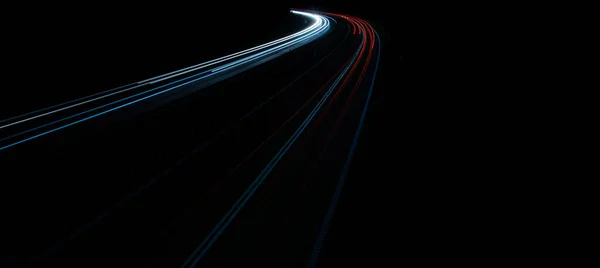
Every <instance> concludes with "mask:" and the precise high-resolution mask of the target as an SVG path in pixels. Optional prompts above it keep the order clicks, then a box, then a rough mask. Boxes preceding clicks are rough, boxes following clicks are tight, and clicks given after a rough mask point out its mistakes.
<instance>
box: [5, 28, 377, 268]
mask: <svg viewBox="0 0 600 268" xmlns="http://www.w3.org/2000/svg"><path fill="white" fill-rule="evenodd" d="M338 21H340V20H338ZM340 22H341V21H340ZM300 24H301V23H300ZM287 31H291V30H287ZM359 42H360V38H358V35H352V34H351V27H349V24H347V23H339V24H332V30H331V32H330V33H329V34H328V35H326V36H325V37H324V38H321V39H318V40H316V41H314V42H312V43H310V44H308V45H305V46H303V47H301V48H298V49H297V50H295V51H292V52H290V53H288V54H285V55H283V56H281V57H278V58H276V59H274V60H272V61H269V62H267V63H264V64H263V65H261V66H258V67H256V68H254V69H251V70H249V71H246V72H244V73H242V74H239V75H237V76H235V77H232V78H230V79H227V80H225V81H222V82H220V83H217V84H215V85H212V86H209V87H208V88H205V89H204V90H202V91H199V92H197V93H194V94H192V95H190V96H188V97H186V98H183V99H179V100H175V101H173V102H170V103H169V104H168V105H164V106H161V107H160V108H159V109H155V110H152V111H151V112H147V113H134V114H131V111H129V112H128V111H127V110H125V111H122V112H119V113H116V114H114V115H112V116H111V117H105V118H100V119H99V120H93V121H91V122H86V123H82V124H79V125H78V126H76V127H73V128H69V129H67V130H65V131H61V132H60V133H57V134H53V135H49V136H48V137H44V138H40V139H37V140H34V141H31V142H28V143H26V144H23V145H22V146H19V148H14V149H12V148H11V149H10V151H8V152H5V153H3V154H2V155H0V157H2V161H3V162H2V163H3V168H2V175H1V176H2V177H3V178H14V179H13V180H3V182H2V183H3V187H2V189H3V199H5V200H3V201H4V204H12V205H7V206H6V210H5V211H7V212H6V214H5V215H7V216H6V217H5V218H6V219H11V220H9V221H7V223H8V226H7V227H6V228H4V229H3V232H4V234H3V237H5V238H8V239H3V243H2V246H3V251H2V252H3V255H4V256H17V257H16V258H15V259H16V260H17V262H19V263H23V264H24V265H31V266H41V267H107V266H114V265H117V264H118V265H133V266H136V267H176V266H178V265H181V264H182V263H183V261H184V260H185V259H186V258H187V256H188V255H189V254H190V253H191V252H192V251H193V250H194V248H195V247H197V246H198V245H199V243H200V242H201V241H202V239H203V238H204V237H205V236H206V235H207V233H208V232H209V231H210V229H212V228H213V227H214V225H215V224H216V223H217V222H218V221H219V220H220V219H221V217H222V216H223V215H224V214H225V212H226V211H227V210H229V208H230V207H231V206H232V205H233V203H234V201H235V199H237V198H238V197H239V195H240V194H241V193H242V192H243V191H244V190H245V189H246V188H247V186H248V185H249V184H250V182H251V181H252V180H254V178H255V176H256V174H258V173H259V172H260V170H261V169H262V168H263V167H264V165H265V164H266V162H268V161H269V160H270V158H271V157H272V155H273V154H274V153H275V152H276V151H277V150H278V149H279V147H281V144H282V143H283V142H284V141H285V139H287V137H288V136H289V135H291V133H292V132H293V131H294V130H295V129H296V127H297V126H298V125H299V124H300V122H301V120H303V118H304V117H305V116H306V115H307V113H308V110H304V111H302V112H301V113H300V114H299V115H298V116H297V117H296V118H295V119H294V120H292V121H290V122H289V124H288V126H287V127H285V128H283V129H282V130H281V132H280V133H279V134H278V135H276V136H274V137H273V139H271V140H270V141H269V142H268V143H266V145H265V146H263V147H262V148H261V149H260V150H258V151H257V152H256V154H255V155H254V156H253V157H252V158H250V159H249V160H248V161H247V162H245V163H244V164H243V165H242V166H241V167H240V168H239V170H236V171H235V172H234V173H232V174H231V175H230V176H228V174H229V173H228V172H229V171H231V170H232V169H233V168H234V167H235V166H236V165H237V164H238V163H239V162H240V161H242V160H243V159H244V158H245V157H246V156H247V155H248V153H250V152H251V151H253V150H254V149H255V148H256V147H257V146H259V145H260V144H261V143H262V142H263V140H265V139H266V138H267V137H269V135H271V133H273V132H274V131H275V130H277V129H278V128H279V126H280V125H281V124H282V123H283V122H284V121H285V120H286V119H287V118H288V117H289V116H290V115H292V114H293V113H294V112H296V110H297V109H298V108H299V107H301V106H302V105H303V104H304V103H305V102H306V101H307V100H308V99H309V98H310V97H311V96H312V95H313V94H314V93H315V92H316V91H317V90H318V89H319V88H320V87H321V86H322V85H323V84H324V83H325V82H326V81H327V80H328V79H329V78H330V77H331V76H333V75H334V74H335V73H336V72H337V71H338V70H339V69H340V68H341V66H342V64H343V63H344V62H345V61H346V60H347V59H348V58H349V57H350V56H351V55H352V54H353V53H354V52H355V51H356V49H357V47H358V44H359ZM292 82H293V83H292ZM376 84H377V83H376ZM282 89H283V90H282ZM374 90H375V92H377V91H378V90H379V91H381V90H382V86H376V87H375V89H374ZM278 92H279V93H278ZM348 93H349V90H346V91H345V92H344V93H342V94H341V95H340V96H339V98H340V99H341V100H345V99H346V98H347V97H348ZM366 93H367V91H366V90H364V89H363V90H361V91H359V93H358V94H357V95H356V96H355V97H354V99H355V101H354V102H353V104H352V105H351V106H349V107H350V109H349V113H348V115H347V117H346V118H348V120H344V121H342V122H343V123H342V124H341V126H340V128H339V130H338V133H339V134H338V135H336V136H335V138H334V139H333V142H332V143H331V145H329V147H327V148H328V150H327V151H325V154H323V156H322V157H323V161H321V162H317V161H315V159H317V158H318V157H319V155H320V153H321V152H322V149H323V148H324V139H325V137H327V135H328V134H329V131H330V130H331V126H332V125H333V123H334V122H335V119H337V116H338V115H339V113H340V112H341V111H342V109H343V106H344V104H345V101H338V102H337V103H334V105H332V106H331V108H330V110H329V111H328V113H327V114H326V116H324V117H322V118H321V119H320V120H322V121H319V124H318V125H317V126H316V127H314V128H313V127H310V128H309V129H311V131H308V130H307V133H306V134H305V135H303V136H301V138H300V139H299V140H298V142H297V143H296V145H294V147H292V148H291V151H290V152H288V154H286V156H285V157H284V158H283V159H282V161H281V162H280V163H279V165H278V166H277V167H276V168H275V169H274V170H273V172H272V173H271V175H270V176H269V177H268V178H267V180H266V182H265V183H264V184H263V185H262V186H261V187H260V188H259V190H258V191H257V192H256V193H255V194H254V197H253V198H251V199H250V202H249V203H248V204H247V205H246V207H245V208H244V209H243V210H242V212H241V213H240V214H239V215H238V216H237V217H236V218H235V220H234V221H233V222H232V223H231V225H230V226H229V227H228V228H227V229H226V231H225V232H224V233H223V235H222V236H221V237H220V238H219V239H218V240H217V242H216V243H215V244H214V245H213V247H212V248H211V249H210V251H209V253H208V254H207V255H206V257H205V258H203V259H202V260H201V262H200V263H199V265H200V266H201V267H223V266H240V265H242V264H243V265H261V266H267V267H300V266H304V265H305V263H306V260H307V258H308V256H309V255H310V252H311V250H312V247H313V244H314V240H315V237H316V235H317V233H318V231H319V227H320V224H321V222H322V219H323V216H324V214H325V213H326V209H327V205H328V202H329V199H330V198H331V194H332V192H333V189H334V187H335V184H336V183H337V179H338V178H339V173H340V170H341V167H342V166H343V164H344V162H345V160H346V155H347V154H348V150H349V144H350V143H351V141H352V138H353V135H352V134H353V133H354V132H355V130H356V126H357V123H358V118H359V117H360V112H361V111H362V107H363V105H364V100H365V98H366ZM380 94H381V93H379V94H377V93H375V95H374V98H373V103H372V104H371V106H372V107H375V108H373V109H374V110H375V112H374V114H370V112H369V115H368V118H372V117H373V116H376V117H379V116H383V115H382V111H381V110H378V109H380V108H377V106H380V105H382V104H383V101H382V96H381V95H380ZM273 96H274V97H273ZM376 96H379V97H376ZM271 97H273V98H272V99H271V100H269V99H270V98H271ZM317 98H320V95H319V96H317ZM266 100H269V101H268V102H265V101H266ZM315 103H316V102H315V101H313V102H311V103H309V106H313V105H314V104H315ZM261 104H263V105H261ZM256 107H260V109H256V110H254V112H252V113H250V114H249V112H251V111H253V109H254V108H256ZM117 118H118V119H119V120H114V119H117ZM240 119H243V120H240ZM370 121H372V120H370V119H368V120H367V125H366V126H365V129H367V130H365V133H367V134H364V137H369V136H370V135H371V137H372V135H375V134H368V133H369V130H368V129H369V125H373V124H374V123H368V122H370ZM370 128H371V129H372V130H371V132H374V131H375V130H373V127H372V126H371V127H370ZM364 137H363V138H362V139H361V141H360V144H361V146H363V145H362V144H363V143H364V144H368V143H366V142H365V141H366V140H367V138H364ZM360 148H361V147H360V146H359V149H358V150H359V151H361V150H365V149H364V148H363V149H360ZM357 155H361V153H357ZM361 157H365V156H357V159H359V160H358V161H359V162H361V161H364V160H360V159H361ZM371 160H372V159H371ZM366 162H369V163H370V161H366ZM361 168H363V169H369V168H368V167H365V166H364V165H363V166H362V167H361ZM40 171H43V172H42V173H40ZM39 174H44V175H42V176H40V175H39ZM351 174H352V172H351ZM361 174H362V172H361ZM365 179H369V180H370V179H372V178H370V177H362V176H360V175H355V176H352V175H351V176H350V179H349V181H350V183H349V184H350V185H354V184H356V183H357V182H356V181H357V180H365ZM359 184H360V183H359ZM32 185H35V186H32ZM143 185H147V187H144V188H142V190H141V191H138V190H139V189H140V187H142V186H143ZM357 188H360V186H351V188H350V189H354V190H351V191H354V192H355V191H356V189H357ZM131 193H136V194H135V195H131ZM354 194H356V193H354ZM127 196H132V198H127ZM121 200H126V202H124V203H119V204H120V205H119V206H118V208H116V209H115V204H116V203H117V202H119V201H121ZM343 200H345V199H342V202H341V205H340V206H341V207H347V206H353V205H352V204H351V203H347V202H348V201H343ZM357 200H360V198H358V199H357ZM104 211H110V214H107V215H105V216H104V217H102V219H101V220H100V221H97V220H95V219H96V218H97V217H98V216H99V215H104ZM346 213H347V212H346ZM336 217H337V216H336ZM344 217H349V216H344ZM349 218H351V217H349ZM336 219H337V218H336ZM337 221H343V219H338V220H337ZM89 223H93V224H91V225H88V224H89ZM340 224H341V223H336V221H334V223H333V226H332V230H337V229H343V228H340V227H338V226H339V225H340ZM86 226H87V227H86ZM334 234H336V236H338V235H342V232H339V233H334ZM333 241H335V240H333ZM336 243H337V242H336ZM325 245H328V243H327V242H326V243H325ZM338 246H341V244H338ZM331 247H336V244H334V243H332V244H331ZM324 250H325V251H324V254H326V255H325V257H324V259H325V260H329V259H331V258H332V257H330V256H329V255H330V254H331V253H328V251H327V247H326V248H325V249H324ZM232 256H235V257H232Z"/></svg>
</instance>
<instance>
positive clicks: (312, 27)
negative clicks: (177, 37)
mask: <svg viewBox="0 0 600 268" xmlns="http://www.w3.org/2000/svg"><path fill="white" fill-rule="evenodd" d="M291 12H292V13H296V14H299V15H304V16H309V17H311V18H316V19H319V17H318V16H315V15H312V14H310V13H305V12H299V11H294V10H292V11H291ZM318 26H319V21H317V22H315V23H314V24H312V25H311V26H309V27H307V28H305V29H304V30H302V31H300V32H297V33H294V34H291V35H288V36H286V37H283V38H280V39H277V40H274V41H271V42H268V43H265V44H262V45H259V46H255V47H252V48H249V49H246V50H243V51H240V52H236V53H233V54H229V55H227V56H223V57H220V58H217V59H214V60H210V61H207V62H203V63H200V64H196V65H194V66H190V67H186V68H183V69H180V70H177V71H173V72H170V73H166V74H162V75H159V76H155V77H153V78H149V79H146V80H143V81H140V82H137V83H136V85H135V86H133V87H131V88H126V89H123V90H119V91H116V92H113V93H110V94H107V95H103V96H100V97H97V98H93V99H90V100H86V101H82V102H78V103H76V104H73V105H69V106H66V107H63V108H59V109H56V110H52V111H49V112H46V113H42V114H39V115H36V116H32V117H28V118H25V119H22V120H19V121H16V122H13V123H9V124H6V125H3V126H0V129H3V128H6V127H10V126H13V125H17V124H20V123H24V122H27V121H31V120H33V119H37V118H40V117H44V116H47V115H51V114H54V113H57V112H60V111H64V110H67V109H71V108H74V107H77V106H81V105H83V104H86V103H90V102H93V101H97V100H100V99H104V98H107V97H110V96H113V95H116V94H120V93H123V92H127V91H130V90H133V89H135V88H138V87H141V86H143V85H144V83H148V84H152V83H156V82H159V81H162V80H165V79H169V78H172V77H175V76H179V75H182V74H185V73H189V72H192V71H196V70H199V69H201V68H205V67H208V66H212V65H215V64H218V63H221V62H224V61H227V60H230V59H234V58H237V57H239V56H242V55H245V54H248V53H251V52H254V51H257V50H260V49H263V48H266V47H268V46H271V45H275V44H279V43H281V42H285V41H287V40H289V39H292V38H295V37H298V36H302V35H305V34H307V33H308V32H310V31H312V30H314V29H315V28H317V27H318ZM175 73H177V74H175ZM172 74H174V75H172ZM168 75H170V76H169V77H166V78H163V77H165V76H168ZM159 78H161V79H160V80H158V81H152V80H155V79H159ZM150 81H152V82H150ZM94 95H97V94H94ZM17 117H19V116H17Z"/></svg>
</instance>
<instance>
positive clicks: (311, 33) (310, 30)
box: [0, 11, 329, 151]
mask: <svg viewBox="0 0 600 268" xmlns="http://www.w3.org/2000/svg"><path fill="white" fill-rule="evenodd" d="M292 13H294V14H298V15H302V16H306V17H309V18H311V19H313V20H314V21H315V22H314V23H313V24H312V25H310V26H309V27H307V28H306V29H304V30H302V31H300V32H298V33H295V34H292V35H289V36H286V37H284V38H280V39H277V40H274V41H271V42H268V43H265V44H263V45H260V46H256V47H253V48H250V49H247V50H244V51H240V52H237V53H234V54H230V55H227V56H224V57H221V58H218V59H214V60H211V61H208V62H204V63H201V64H198V65H194V66H190V67H187V68H184V69H181V70H178V71H174V72H171V73H167V74H164V75H160V76H157V77H153V78H151V79H146V80H144V81H140V82H137V83H132V84H129V85H128V86H131V85H132V86H131V87H129V88H127V86H123V87H120V88H116V89H112V90H109V91H105V92H106V93H107V94H105V95H102V96H99V97H95V98H91V99H87V100H85V97H84V98H80V99H78V100H82V101H80V102H77V103H75V104H71V103H73V102H75V101H76V100H74V101H71V102H67V103H65V104H71V105H68V106H66V107H62V108H58V109H55V110H51V111H48V109H49V108H46V109H42V110H39V111H47V112H44V113H41V114H38V115H35V116H31V117H27V118H24V119H21V120H18V121H15V122H12V123H8V124H5V125H3V126H0V129H2V128H7V127H10V126H14V125H17V124H20V123H24V122H27V121H31V120H34V119H38V118H41V117H44V116H48V115H51V114H54V113H58V112H61V111H64V110H67V109H71V108H74V107H77V106H81V105H84V104H87V103H90V102H93V101H97V100H100V99H104V98H107V97H110V96H114V95H117V94H120V93H124V92H127V91H131V90H133V89H136V88H139V87H142V86H144V85H149V84H154V83H158V82H161V81H165V80H168V79H171V78H174V77H177V76H181V75H183V74H187V73H190V72H192V71H197V70H199V69H202V68H205V67H208V66H212V65H216V64H219V63H224V62H227V61H229V60H233V59H236V58H238V57H240V56H243V55H246V54H250V53H253V52H256V53H253V54H250V55H249V56H247V57H244V58H242V59H239V60H236V61H234V62H230V63H227V64H226V66H217V67H215V68H213V69H211V70H207V71H204V72H201V73H199V74H195V75H191V76H188V77H185V78H182V79H179V80H177V81H173V82H170V83H168V84H165V85H162V86H159V87H156V88H152V89H149V90H146V91H143V92H140V93H137V94H133V95H131V96H128V97H124V98H121V99H118V100H116V101H113V102H110V103H108V104H104V105H101V106H98V107H95V108H91V109H88V110H86V111H83V112H80V113H77V114H75V115H71V116H67V117H64V118H62V119H59V120H56V121H53V122H50V123H46V124H42V125H41V126H36V127H33V128H30V129H28V130H25V131H22V132H19V133H16V134H12V135H9V136H7V137H4V138H2V139H0V142H1V141H5V140H8V139H11V138H14V137H17V136H20V135H24V134H27V133H30V132H33V131H36V130H39V129H41V128H44V127H47V126H50V125H53V124H56V123H60V122H63V121H66V120H68V119H72V118H75V117H77V116H81V115H83V114H86V113H91V112H94V111H96V110H99V109H102V108H105V107H107V106H110V105H115V104H118V103H120V102H123V101H126V100H129V99H132V98H135V97H139V96H141V95H143V94H148V93H151V92H153V91H156V90H158V89H160V88H163V87H165V86H169V85H172V84H175V83H178V82H182V81H184V80H188V79H191V78H194V77H197V76H201V75H203V74H206V73H209V74H207V75H205V76H201V77H199V78H196V79H193V80H191V81H187V82H184V83H182V84H179V85H176V86H173V87H171V88H169V89H166V90H162V91H159V92H158V93H154V94H150V95H148V96H144V97H140V98H139V99H136V100H133V101H130V102H128V103H125V104H122V105H118V106H117V107H114V108H111V109H109V110H106V111H102V112H98V113H96V114H93V115H90V116H88V117H85V118H83V119H80V120H76V121H75V122H72V123H69V124H66V125H63V126H60V127H56V128H54V129H51V130H48V131H45V132H42V133H39V134H36V135H33V136H31V137H28V138H24V139H21V140H18V141H15V142H13V143H10V144H8V145H5V146H2V147H0V151H1V150H4V149H7V148H10V147H13V146H15V145H17V144H21V143H23V142H26V141H29V140H32V139H35V138H38V137H41V136H44V135H47V134H50V133H52V132H55V131H58V130H61V129H64V128H66V127H68V126H72V125H75V124H77V123H80V122H83V121H87V120H89V119H92V118H95V117H97V116H100V115H103V114H106V113H108V112H111V111H114V110H117V109H120V108H123V107H126V106H129V105H131V104H134V103H137V102H140V101H142V100H145V99H148V98H150V97H153V96H156V95H159V94H162V93H165V92H167V91H171V90H173V89H176V88H179V87H181V86H184V85H187V84H190V83H192V82H196V81H199V80H201V79H205V78H208V77H210V76H212V75H214V74H216V73H220V72H223V71H226V70H229V69H231V68H234V67H238V66H241V65H243V64H246V63H250V62H252V61H258V60H260V59H262V58H264V57H266V56H267V55H271V54H274V53H276V52H284V53H285V52H286V51H285V49H287V48H290V47H293V46H295V45H303V44H306V43H308V42H310V41H312V40H314V39H315V38H317V37H319V36H321V35H322V34H324V33H325V32H326V31H327V29H328V28H329V21H328V20H327V19H326V18H325V17H323V16H318V15H313V14H310V13H306V12H299V11H292ZM124 87H125V89H122V88H124ZM119 89H120V90H119ZM111 91H115V92H111ZM98 95H99V94H94V95H91V96H98ZM91 96H90V97H91ZM88 98H89V97H88ZM58 106H60V105H58ZM53 107H57V106H53ZM50 108H52V107H50ZM32 113H35V112H32ZM32 113H28V114H29V115H30V114H32ZM26 115H27V114H26ZM20 117H23V116H18V117H14V118H20ZM14 118H12V119H14ZM10 120H11V119H7V120H3V121H2V122H5V121H10Z"/></svg>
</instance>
